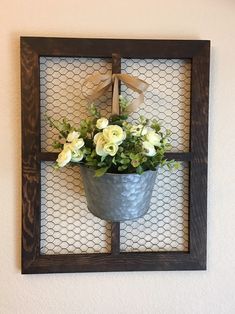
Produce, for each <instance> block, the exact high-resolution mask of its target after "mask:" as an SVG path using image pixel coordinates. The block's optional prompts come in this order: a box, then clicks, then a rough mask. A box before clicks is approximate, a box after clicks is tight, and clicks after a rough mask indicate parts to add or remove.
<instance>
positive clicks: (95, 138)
mask: <svg viewBox="0 0 235 314" xmlns="http://www.w3.org/2000/svg"><path fill="white" fill-rule="evenodd" d="M101 136H103V133H102V132H99V133H96V135H95V136H94V143H95V144H97V142H98V140H99V138H100V137H101Z"/></svg>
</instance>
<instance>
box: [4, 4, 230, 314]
mask: <svg viewBox="0 0 235 314" xmlns="http://www.w3.org/2000/svg"><path fill="white" fill-rule="evenodd" d="M20 35H32V36H65V37H66V36H67V37H104V38H105V37H109V38H156V39H157V38H168V39H180V38H182V39H210V40H211V41H212V60H211V86H210V137H209V152H210V154H209V190H208V192H209V201H208V205H209V206H208V207H209V208H208V270H207V271H203V272H196V271H194V272H193V271H192V272H190V271H189V272H146V273H144V272H133V273H93V274H92V273H91V274H51V275H28V276H26V275H25V276H22V275H21V274H20V224H21V205H20V200H21V196H20V184H21V178H20V176H21V173H20V171H21V169H20V155H21V153H20V151H21V147H20V146H21V144H20V110H21V109H20V79H19V62H20V59H19V58H20V57H19V36H20ZM234 56H235V2H234V1H233V0H214V1H213V0H197V1H189V0H178V1H174V0H165V1H162V0H161V1H160V0H145V1H140V0H129V1H128V0H119V1H111V0H109V1H108V0H106V1H105V0H99V1H95V0H93V1H91V0H90V1H84V0H70V1H66V0H57V1H56V0H54V1H52V0H40V1H32V0H14V1H9V0H1V1H0V106H1V111H0V134H1V153H0V167H1V170H0V178H1V180H0V181H1V186H0V187H1V188H0V193H1V194H0V202H1V207H0V313H1V314H8V313H12V314H13V313H14V314H15V313H24V314H31V313H32V314H34V313H43V314H47V313H69V314H70V313H82V314H83V313H84V314H89V313H95V314H96V313H97V314H101V313H102V314H106V313H111V314H112V313H115V314H116V313H117V314H121V313H145V314H146V313H147V314H148V313H160V314H165V313H166V314H168V313H170V314H171V313H173V314H175V313H176V314H177V313H180V314H183V313H190V314H191V313H197V314H217V313H218V314H221V313H226V314H227V313H231V314H232V313H235V296H234V290H235V284H234V282H235V246H234V242H235V237H234V229H235V228H234V220H235V206H234V205H235V202H234V195H233V193H234V192H235V171H234V158H235V154H234V152H235V148H234V147H235V136H234V133H235V118H234V116H235V73H234V72H235V62H234Z"/></svg>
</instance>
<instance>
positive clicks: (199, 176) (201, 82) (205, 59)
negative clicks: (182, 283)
mask: <svg viewBox="0 0 235 314" xmlns="http://www.w3.org/2000/svg"><path fill="white" fill-rule="evenodd" d="M209 60H210V43H208V42H206V43H204V46H203V47H201V49H199V50H198V52H197V54H196V55H195V56H194V57H193V59H192V83H191V84H192V91H191V130H190V133H191V138H190V150H191V152H192V154H193V155H194V159H193V160H192V162H191V165H190V252H191V254H192V255H193V256H194V258H195V259H197V260H198V262H199V263H200V264H201V267H202V268H203V269H205V268H206V247H207V243H206V242H207V155H208V102H209V67H210V64H209Z"/></svg>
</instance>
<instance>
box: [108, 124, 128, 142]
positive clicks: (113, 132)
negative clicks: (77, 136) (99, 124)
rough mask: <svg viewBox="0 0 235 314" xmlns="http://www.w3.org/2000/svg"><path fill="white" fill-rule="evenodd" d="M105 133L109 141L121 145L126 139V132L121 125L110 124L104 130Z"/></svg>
mask: <svg viewBox="0 0 235 314" xmlns="http://www.w3.org/2000/svg"><path fill="white" fill-rule="evenodd" d="M103 135H104V138H105V140H106V142H108V143H115V144H118V145H120V144H121V143H122V141H123V140H124V139H125V136H126V134H125V132H124V131H123V129H122V128H121V127H120V126H119V125H109V126H108V127H107V128H105V129H104V130H103Z"/></svg>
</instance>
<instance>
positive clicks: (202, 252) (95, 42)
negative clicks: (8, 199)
mask: <svg viewBox="0 0 235 314" xmlns="http://www.w3.org/2000/svg"><path fill="white" fill-rule="evenodd" d="M41 56H52V57H62V56H65V57H109V58H112V60H113V72H115V73H118V72H120V58H140V59H141V58H153V59H190V60H191V66H192V70H191V116H190V150H189V152H184V153H168V154H167V156H168V157H169V158H174V159H175V160H179V161H186V162H188V163H189V165H190V166H189V169H190V174H189V177H190V181H189V182H190V187H189V250H188V252H120V225H119V223H112V232H111V247H112V249H111V253H96V254H58V255H42V254H41V253H40V222H41V218H40V206H41V205H40V195H41V194H40V193H41V192H40V189H41V186H40V180H41V179H40V164H41V161H54V160H55V159H56V154H55V153H45V152H41V147H40V76H39V71H40V69H39V58H40V57H41ZM209 60H210V42H209V41H207V40H127V39H125V40H124V39H75V38H42V37H22V38H21V90H22V273H24V274H30V273H52V272H94V271H150V270H205V269H206V255H207V252H206V230H207V152H208V101H209V99H208V97H209V96H208V94H209V93H208V91H209Z"/></svg>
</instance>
